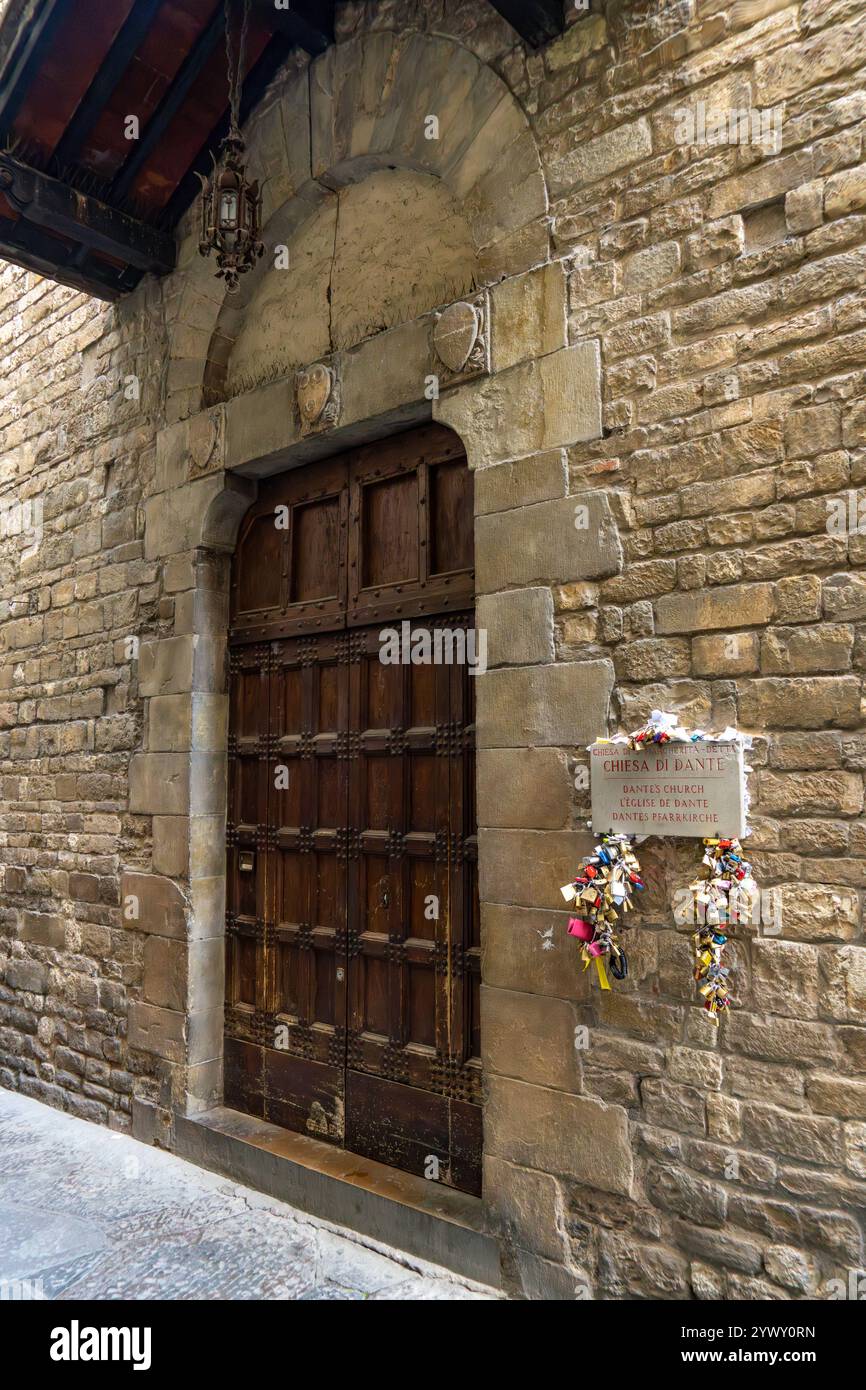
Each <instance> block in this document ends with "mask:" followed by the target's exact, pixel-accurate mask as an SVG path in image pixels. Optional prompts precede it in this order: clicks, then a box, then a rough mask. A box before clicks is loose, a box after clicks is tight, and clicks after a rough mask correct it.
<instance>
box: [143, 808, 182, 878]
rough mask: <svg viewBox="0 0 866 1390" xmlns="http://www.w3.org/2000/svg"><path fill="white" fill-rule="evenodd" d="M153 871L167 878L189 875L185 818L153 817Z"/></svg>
mask: <svg viewBox="0 0 866 1390" xmlns="http://www.w3.org/2000/svg"><path fill="white" fill-rule="evenodd" d="M152 826H153V871H154V873H155V874H165V875H166V877H168V878H187V877H188V875H189V857H190V856H189V837H190V821H189V817H187V816H154V817H153V822H152Z"/></svg>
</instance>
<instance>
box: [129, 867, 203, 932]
mask: <svg viewBox="0 0 866 1390" xmlns="http://www.w3.org/2000/svg"><path fill="white" fill-rule="evenodd" d="M120 892H121V897H122V909H123V910H122V916H123V923H124V926H125V927H128V928H131V929H132V930H138V931H142V932H149V933H152V934H153V935H155V936H167V937H173V938H175V939H176V940H180V941H184V940H186V936H187V922H188V919H189V914H190V905H189V903H188V902H187V900H186V898H185V897H184V895H183V892H182V891H181V889H180V888H179V887H178V885H177V884H176V883H173V882H172V881H171V879H169V878H163V877H162V876H161V875H159V874H140V873H135V872H128V873H125V874H124V875H123V877H122V878H121V884H120Z"/></svg>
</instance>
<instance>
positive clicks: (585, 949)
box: [560, 835, 644, 989]
mask: <svg viewBox="0 0 866 1390" xmlns="http://www.w3.org/2000/svg"><path fill="white" fill-rule="evenodd" d="M643 888H644V884H643V881H642V879H641V876H640V864H639V863H638V859H637V855H636V854H635V852H634V838H633V836H631V835H603V836H602V839H601V843H600V844H597V845H596V847H595V849H594V850H593V852H592V854H589V855H587V856H586V858H585V859H583V860H582V862H581V865H580V868H579V869H578V872H577V874H576V876H575V878H574V880H573V882H572V883H567V884H565V886H564V887H563V888H562V889H561V890H560V891H561V893H562V896H563V897H564V898H565V901H566V902H568V903H574V904H575V907H576V908H578V909H579V910H580V911H581V912H582V914H583V915H582V916H581V917H572V918H571V919H570V921H569V923H568V934H569V936H576V937H577V939H578V940H579V941H581V942H582V943H583V944H582V947H581V953H582V956H583V968H584V970H586V969H587V967H588V966H589V964H590V962H591V961H593V960H594V961H595V968H596V970H597V971H598V980H599V984H600V985H601V987H602V989H610V982H609V981H608V978H607V972H606V971H605V968H604V961H605V957H606V958H607V961H608V966H609V968H610V973H611V974H612V975H613V977H614V979H615V980H624V979H625V977H626V975H627V974H628V958H627V956H626V953H625V951H624V950H623V949H622V946H621V945H620V944H619V941H618V940H617V936H616V929H617V927H620V926H621V927H623V928H624V929H625V927H626V923H625V921H624V920H623V919H624V917H625V914H626V913H627V912H628V911H630V909H631V906H632V897H633V896H634V894H635V892H642V891H643Z"/></svg>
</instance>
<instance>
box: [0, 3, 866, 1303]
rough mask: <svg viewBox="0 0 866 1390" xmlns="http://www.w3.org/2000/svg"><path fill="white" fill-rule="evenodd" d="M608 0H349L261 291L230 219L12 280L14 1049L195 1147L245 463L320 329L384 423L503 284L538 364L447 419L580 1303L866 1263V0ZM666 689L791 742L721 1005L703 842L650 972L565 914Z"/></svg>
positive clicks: (557, 1258) (279, 194) (6, 764)
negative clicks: (466, 499)
mask: <svg viewBox="0 0 866 1390" xmlns="http://www.w3.org/2000/svg"><path fill="white" fill-rule="evenodd" d="M566 9H567V11H568V21H569V22H568V27H567V29H566V32H565V34H564V36H563V37H562V38H560V39H558V40H556V41H554V42H552V43H551V44H549V45H548V46H546V47H545V48H543V49H541V50H539V51H538V52H535V51H532V50H530V49H528V48H527V47H526V46H525V45H524V44H523V43H522V42H520V41H519V40H518V39H517V37H516V35H515V32H514V30H513V29H511V28H510V26H509V25H508V24H506V23H505V21H504V20H502V19H501V18H500V17H499V16H498V15H497V14H496V13H495V11H494V10H493V8H492V7H491V6H489V5H486V4H482V3H480V0H424V3H422V0H384V2H383V3H379V4H365V3H356V2H355V0H349V3H343V4H340V5H338V7H337V10H338V27H339V33H338V42H337V44H336V46H335V47H334V48H332V49H330V50H329V51H328V52H327V53H326V54H324V55H323V56H322V57H321V58H320V59H317V60H316V61H315V62H314V63H313V64H312V65H311V66H307V64H306V62H295V61H294V60H293V62H292V64H290V66H289V67H288V68H287V69H285V70H284V71H283V72H282V73H280V74H279V76H278V77H277V79H276V80H275V81H274V83H273V84H272V86H271V88H270V89H269V91H268V94H267V96H266V97H265V99H264V100H263V102H262V103H261V104H260V105H259V107H258V108H257V109H256V111H255V113H254V114H253V116H252V118H251V120H250V122H249V126H248V134H249V148H250V160H251V163H254V164H255V166H256V167H257V168H258V169H261V170H262V171H263V172H264V173H265V174H267V175H268V179H269V181H268V185H267V189H266V206H265V236H266V239H267V241H268V244H269V246H270V247H273V246H274V245H275V244H285V245H286V246H287V247H288V248H289V251H290V256H289V260H288V265H289V268H288V269H287V270H285V271H277V270H276V269H274V268H273V267H269V266H266V267H265V268H264V270H263V273H262V274H261V275H258V276H257V277H256V280H255V285H254V286H253V287H252V288H251V289H250V291H249V293H248V294H246V296H245V297H243V296H242V297H241V302H240V304H234V305H231V304H228V303H227V302H225V303H224V301H223V296H222V291H221V288H220V284H219V282H217V281H215V280H214V279H213V265H212V264H208V263H202V262H200V261H199V259H198V256H197V235H196V231H195V227H194V214H191V215H190V216H189V217H188V219H187V222H186V223H185V224H184V227H183V228H182V233H183V234H182V237H181V242H180V250H179V268H178V270H177V271H176V272H175V273H174V274H172V275H171V276H169V277H167V278H166V279H164V280H161V281H157V280H152V279H150V280H145V281H144V282H143V283H142V285H141V286H140V287H139V289H138V290H136V291H135V292H134V293H133V294H131V295H130V296H129V297H128V298H126V299H125V300H122V301H121V302H119V303H118V304H117V305H115V306H112V307H109V306H106V305H105V304H103V303H100V302H97V301H94V300H91V299H88V298H87V297H85V296H84V295H82V294H80V293H76V292H73V291H71V290H68V289H64V288H60V287H58V286H56V285H53V284H52V283H50V282H48V281H46V280H41V279H39V278H38V277H37V276H35V275H33V274H30V273H26V272H24V271H22V270H19V269H17V268H15V267H14V266H4V268H3V271H2V274H0V351H2V357H3V378H2V389H0V427H2V440H0V523H2V528H3V544H2V548H0V580H2V586H0V592H2V604H0V776H2V814H0V859H2V873H3V885H2V898H0V979H2V984H0V1083H2V1084H3V1085H4V1086H7V1087H11V1088H13V1089H18V1090H20V1091H21V1092H22V1093H23V1094H25V1095H28V1096H32V1097H36V1098H37V1099H39V1100H42V1101H44V1102H46V1103H48V1104H50V1105H54V1106H56V1107H58V1108H61V1109H65V1110H67V1111H68V1112H69V1113H70V1114H73V1115H78V1116H83V1117H85V1118H87V1119H90V1120H93V1121H95V1122H98V1123H100V1124H105V1125H108V1126H110V1127H111V1128H114V1129H120V1130H131V1131H132V1133H133V1134H134V1135H136V1136H137V1137H139V1138H143V1139H146V1140H148V1141H150V1142H153V1143H158V1144H161V1145H164V1146H167V1147H170V1146H171V1144H172V1117H173V1115H175V1114H177V1113H187V1114H189V1113H194V1112H196V1111H197V1110H200V1109H203V1108H205V1107H206V1106H208V1105H212V1104H214V1103H215V1102H218V1100H219V1096H220V1086H221V1080H220V1049H221V1037H222V989H223V976H222V971H223V941H222V931H223V914H224V889H225V878H224V857H225V848H224V817H225V748H226V735H225V718H226V697H225V691H226V676H225V635H226V625H227V618H226V605H227V600H226V581H227V574H228V565H229V560H230V555H231V550H232V547H233V544H234V537H235V535H236V533H237V526H238V524H239V521H240V518H241V516H242V515H243V513H244V511H245V510H246V508H247V507H248V506H249V505H250V502H251V501H252V499H253V497H254V494H255V483H254V481H253V480H252V479H251V478H249V477H248V476H244V475H243V467H244V466H245V465H246V464H249V463H251V462H252V461H254V460H256V459H261V458H267V457H268V456H269V455H271V456H273V455H274V454H276V453H277V452H278V451H289V454H290V456H291V457H294V458H295V459H300V458H301V457H302V454H300V453H298V452H297V450H298V449H303V447H304V441H303V438H302V434H301V430H300V427H299V425H298V422H297V420H296V418H295V417H294V415H293V411H292V395H291V391H292V389H293V388H292V385H291V384H292V382H293V380H294V374H295V372H296V370H298V369H299V368H301V367H306V366H307V365H309V364H311V363H314V362H316V361H327V362H328V363H330V364H331V366H332V367H333V370H334V372H335V373H336V375H337V377H338V378H339V380H340V384H341V406H340V410H341V413H340V416H339V419H338V421H337V423H336V425H335V426H334V446H333V447H334V451H335V452H336V451H337V450H338V449H339V448H340V447H341V444H340V440H341V435H340V431H341V430H342V429H344V428H347V427H349V426H357V427H360V426H361V425H362V424H364V422H369V423H368V426H367V429H366V437H371V438H375V437H376V430H377V428H379V427H380V424H381V422H383V421H384V422H388V421H389V420H393V419H394V418H397V416H398V415H399V412H400V411H406V410H407V409H409V408H410V407H411V408H413V409H414V408H415V405H416V403H417V402H418V401H422V400H423V399H424V390H425V379H426V377H427V376H428V375H429V373H430V371H431V370H433V368H432V367H431V358H430V348H429V342H430V322H431V315H432V312H433V311H434V310H436V309H441V308H442V307H443V306H445V305H447V304H449V303H451V302H453V301H455V300H458V299H461V298H465V297H467V296H470V297H472V298H473V301H475V300H476V299H479V298H480V301H481V302H482V304H483V312H484V314H485V315H486V322H487V325H488V331H489V342H488V347H489V361H488V362H487V363H486V364H485V365H484V366H482V367H481V368H480V369H479V370H478V371H477V372H476V373H475V374H474V375H470V376H468V377H465V376H464V377H458V378H455V379H454V380H453V381H452V380H449V379H447V378H445V379H443V382H442V389H441V393H440V396H439V398H438V400H436V401H435V402H434V403H433V407H432V408H433V414H434V418H436V419H438V420H440V421H441V422H442V423H444V424H447V425H450V426H451V427H452V428H454V429H455V430H456V431H457V432H458V434H459V435H460V436H461V438H462V440H463V442H464V445H465V447H466V450H467V453H468V456H469V460H470V464H471V466H472V467H473V468H474V469H475V470H476V474H475V487H476V510H477V519H476V566H477V567H476V579H477V591H478V595H479V601H478V609H479V623H480V624H481V625H483V626H484V627H485V628H486V629H487V631H488V634H489V657H488V659H489V664H490V669H489V670H488V672H487V673H486V674H485V675H483V676H480V677H479V678H478V696H479V719H478V746H479V776H478V807H479V825H480V851H479V862H480V874H481V899H482V923H483V937H484V1014H483V1023H482V1029H483V1049H484V1065H485V1074H486V1102H485V1115H484V1125H485V1194H484V1202H485V1208H486V1212H487V1219H488V1220H489V1222H490V1225H491V1228H492V1229H494V1230H495V1231H497V1232H498V1233H499V1234H500V1237H501V1242H502V1250H503V1256H504V1259H505V1262H506V1267H507V1271H508V1275H509V1278H510V1280H511V1287H512V1288H513V1289H514V1291H515V1292H517V1293H522V1294H523V1295H524V1296H527V1297H530V1298H544V1297H566V1298H575V1297H577V1298H580V1297H586V1296H592V1297H596V1298H601V1299H615V1298H676V1299H686V1298H700V1299H718V1298H723V1297H730V1298H735V1299H763V1298H780V1299H785V1298H817V1297H826V1296H828V1291H829V1289H830V1288H831V1287H835V1286H834V1285H831V1281H834V1280H842V1281H847V1280H848V1276H849V1272H850V1271H852V1270H853V1271H858V1270H862V1268H863V1265H864V1249H863V1241H864V1218H866V945H864V942H863V929H862V894H863V889H864V887H866V817H864V814H863V811H864V805H863V774H864V770H866V727H864V719H863V713H862V704H861V701H862V685H863V673H864V669H866V534H864V530H863V527H862V526H860V525H859V524H858V516H859V515H860V511H859V499H860V491H859V490H860V488H861V487H862V486H863V485H864V482H866V368H864V353H866V152H864V130H866V90H864V89H866V83H864V77H866V5H864V3H863V0H606V2H605V3H596V0H593V2H592V3H591V5H590V6H589V9H588V10H585V9H578V8H576V7H573V6H571V5H567V6H566ZM699 104H702V108H701V110H702V114H701V115H700V118H699V119H698V118H697V117H696V114H695V113H696V112H697V110H698V106H699ZM732 112H733V113H740V115H739V116H736V118H735V119H731V118H730V113H732ZM751 112H754V113H757V115H758V116H759V119H755V120H750V119H749V113H751ZM689 113H691V115H690V114H689ZM742 113H745V118H742V119H741V118H740V116H741V115H742ZM760 113H770V115H771V117H772V119H764V118H763V117H761V115H760ZM429 114H435V115H436V116H437V117H438V122H439V138H438V139H437V140H428V139H426V138H425V134H424V123H425V118H426V116H427V115H429ZM684 131H686V132H687V134H686V136H685V140H684V135H683V132H684ZM767 132H770V135H771V136H772V138H770V137H769V136H768V135H767ZM776 132H778V139H776V138H775V133H776ZM752 133H755V134H756V135H757V136H759V137H760V138H757V139H753V138H751V134H752ZM732 134H733V136H734V137H735V138H734V139H733V140H732V139H731V135H732ZM747 135H748V136H749V138H742V137H744V136H747ZM401 418H409V417H408V416H406V417H401ZM377 422H379V423H378V424H377ZM292 450H295V451H296V452H295V454H294V455H292V454H291V451H292ZM239 470H240V471H239ZM852 496H853V499H854V503H853V507H852V506H851V505H849V504H850V500H851V497H852ZM840 499H841V510H840ZM578 506H585V507H586V508H587V515H588V517H589V524H588V525H587V526H586V527H585V529H582V530H576V528H575V525H574V518H575V515H576V513H575V508H576V507H578ZM863 515H864V519H866V508H863ZM840 516H841V517H842V518H843V519H842V520H841V521H840ZM653 708H663V709H667V710H673V711H676V712H678V713H679V715H680V717H681V719H682V721H683V722H684V723H687V724H689V725H691V726H692V727H704V728H721V727H723V726H724V725H726V724H729V723H730V724H734V725H737V726H738V727H740V728H741V729H743V730H745V731H747V732H750V733H751V734H752V735H753V736H754V742H755V746H754V751H753V754H752V757H751V763H752V766H753V769H754V770H753V772H752V774H751V778H750V792H751V797H752V805H751V823H752V826H753V832H754V833H753V836H752V838H751V840H750V841H749V855H750V858H751V860H752V862H753V864H754V867H755V873H756V877H757V878H758V879H759V881H760V882H761V884H762V886H763V887H765V888H767V889H770V888H772V889H776V890H777V891H778V900H779V902H780V904H781V915H780V924H781V928H780V930H779V931H778V932H776V933H769V932H766V931H763V930H743V931H740V930H738V931H737V933H736V940H735V941H734V942H732V944H731V947H730V952H729V953H730V955H731V957H732V958H733V963H734V966H735V976H734V994H735V996H736V1000H737V1003H736V1007H735V1008H734V1009H733V1010H732V1011H731V1013H730V1015H729V1017H728V1018H727V1019H726V1021H724V1022H723V1023H722V1025H721V1028H720V1029H719V1030H718V1031H716V1030H714V1029H712V1028H711V1027H708V1026H707V1023H706V1019H705V1017H704V1015H703V1013H702V1011H701V1009H700V1007H699V1005H698V1003H697V1001H696V999H695V996H694V992H693V990H692V988H691V980H690V940H689V935H688V932H687V931H686V930H683V929H678V928H677V927H676V926H675V924H674V921H673V916H672V913H671V910H670V902H671V899H672V896H673V894H674V893H675V891H676V890H677V889H678V888H680V887H682V886H683V885H684V884H685V883H687V882H688V881H689V879H690V878H691V877H692V876H693V870H694V863H695V860H694V847H693V845H690V844H689V843H688V842H682V841H681V842H677V841H675V840H667V841H654V842H651V843H650V844H648V846H647V847H646V850H645V852H644V854H643V855H642V862H643V863H644V867H645V869H646V871H647V874H648V879H649V882H650V884H651V888H650V891H649V893H648V894H647V895H646V898H645V900H644V901H643V903H642V911H641V916H640V922H639V925H638V927H637V929H636V930H635V931H634V932H633V934H632V938H631V947H630V957H631V971H630V976H629V979H628V980H627V981H625V982H623V983H622V984H620V985H619V986H618V987H617V988H616V989H615V990H614V991H612V992H611V993H610V994H609V995H605V996H604V997H602V996H601V994H600V992H599V991H598V990H597V989H596V988H593V986H592V984H591V982H590V980H589V977H588V976H584V975H582V974H581V973H579V972H578V968H577V960H576V952H575V948H574V943H573V942H571V941H570V940H569V939H568V938H567V936H566V933H565V922H566V916H565V914H564V913H563V912H562V911H561V899H560V898H559V885H560V884H562V883H564V882H566V881H567V880H568V879H569V878H570V877H571V875H572V874H573V872H574V871H575V869H576V867H577V863H578V860H579V857H580V855H581V853H583V852H584V851H585V849H586V848H587V846H588V844H589V843H590V841H589V840H588V837H587V834H586V828H585V827H586V820H587V816H588V814H589V799H588V790H587V789H586V779H585V778H583V777H582V776H581V775H580V774H581V769H582V768H583V767H585V765H586V753H585V748H586V745H587V744H588V743H589V742H591V741H592V739H593V738H595V737H596V736H597V735H599V734H602V735H603V734H606V733H609V732H613V731H616V730H618V729H625V730H629V729H633V728H635V727H637V726H638V725H639V724H640V723H641V722H642V721H643V719H644V718H645V717H646V716H647V714H648V713H649V711H650V710H651V709H653ZM131 898H135V899H136V900H137V901H138V902H139V904H140V913H139V914H138V915H136V916H135V917H133V918H132V919H130V918H129V917H127V916H126V915H125V914H124V906H123V904H124V903H125V902H126V901H128V900H129V899H131ZM581 1026H585V1027H586V1028H587V1030H588V1032H587V1038H588V1045H587V1046H586V1047H585V1048H581V1049H576V1047H575V1038H576V1030H577V1029H579V1028H580V1027H581ZM846 1287H849V1285H848V1284H847V1282H846Z"/></svg>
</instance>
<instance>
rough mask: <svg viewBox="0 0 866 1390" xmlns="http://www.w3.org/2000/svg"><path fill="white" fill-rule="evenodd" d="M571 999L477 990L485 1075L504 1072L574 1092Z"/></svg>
mask: <svg viewBox="0 0 866 1390" xmlns="http://www.w3.org/2000/svg"><path fill="white" fill-rule="evenodd" d="M576 1026H577V1014H576V1011H575V1007H574V1005H573V1004H571V1003H569V1002H568V1001H567V1000H563V999H549V998H545V997H544V996H542V995H540V994H526V993H517V992H515V991H513V990H505V989H493V988H491V987H489V986H482V989H481V1040H482V1041H481V1047H482V1060H483V1063H484V1072H485V1075H486V1076H491V1075H494V1074H495V1075H498V1076H510V1077H513V1078H515V1079H516V1080H518V1081H530V1082H532V1083H533V1084H535V1085H537V1086H554V1087H556V1088H557V1089H558V1090H562V1091H571V1092H572V1093H577V1092H578V1091H579V1090H580V1066H579V1061H578V1053H577V1050H576V1046H575V1029H576Z"/></svg>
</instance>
